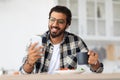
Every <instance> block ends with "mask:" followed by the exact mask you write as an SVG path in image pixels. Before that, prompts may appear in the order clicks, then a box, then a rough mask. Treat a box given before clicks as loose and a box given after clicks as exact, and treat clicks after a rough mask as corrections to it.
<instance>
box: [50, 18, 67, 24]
mask: <svg viewBox="0 0 120 80" xmlns="http://www.w3.org/2000/svg"><path fill="white" fill-rule="evenodd" d="M49 21H50V23H54V22H55V21H57V23H58V24H64V23H65V20H63V19H56V18H53V17H50V18H49Z"/></svg>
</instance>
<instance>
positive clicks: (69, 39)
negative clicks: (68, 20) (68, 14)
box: [21, 31, 88, 73]
mask: <svg viewBox="0 0 120 80" xmlns="http://www.w3.org/2000/svg"><path fill="white" fill-rule="evenodd" d="M64 34H65V35H64V39H63V41H62V42H61V44H60V68H68V69H76V68H77V53H79V52H88V48H87V46H86V44H85V43H84V42H83V40H82V39H81V38H80V37H78V36H76V35H74V34H72V33H69V32H65V33H64ZM40 37H42V44H43V46H45V47H46V50H45V54H44V56H43V57H41V58H40V59H38V61H37V62H36V63H35V65H34V73H38V72H47V71H48V66H49V64H50V60H51V57H52V53H53V44H52V43H51V41H50V32H49V31H47V32H46V33H45V34H43V35H41V36H40ZM28 47H29V46H28ZM28 47H27V48H28ZM26 58H27V57H26ZM24 61H26V59H25V60H24ZM24 63H25V62H24ZM21 69H22V68H21Z"/></svg>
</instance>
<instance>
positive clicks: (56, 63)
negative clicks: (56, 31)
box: [48, 44, 60, 74]
mask: <svg viewBox="0 0 120 80" xmlns="http://www.w3.org/2000/svg"><path fill="white" fill-rule="evenodd" d="M59 68H60V44H56V45H53V54H52V58H51V60H50V65H49V68H48V73H49V74H54V73H55V71H56V70H59Z"/></svg>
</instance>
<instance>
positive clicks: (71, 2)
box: [57, 0, 79, 34]
mask: <svg viewBox="0 0 120 80" xmlns="http://www.w3.org/2000/svg"><path fill="white" fill-rule="evenodd" d="M57 2H58V4H59V5H64V6H67V7H68V8H69V9H70V10H71V12H72V21H71V25H70V27H69V29H68V30H69V31H70V32H73V33H75V34H78V32H79V31H78V30H79V29H78V0H58V1H57Z"/></svg>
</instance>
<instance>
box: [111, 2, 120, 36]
mask: <svg viewBox="0 0 120 80" xmlns="http://www.w3.org/2000/svg"><path fill="white" fill-rule="evenodd" d="M112 2H113V3H112V4H113V21H114V22H113V24H114V29H113V35H114V36H115V37H120V0H112Z"/></svg>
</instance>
